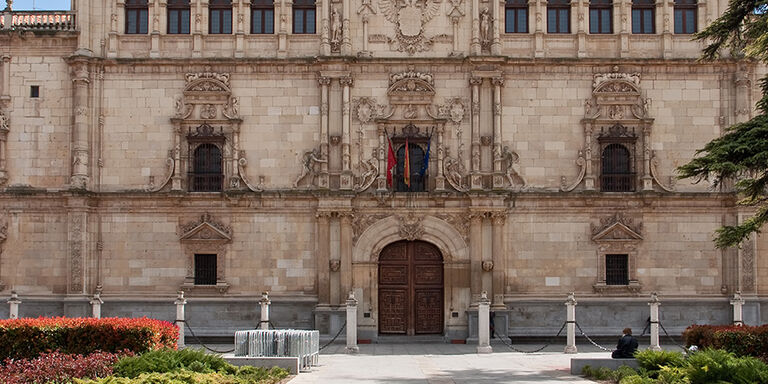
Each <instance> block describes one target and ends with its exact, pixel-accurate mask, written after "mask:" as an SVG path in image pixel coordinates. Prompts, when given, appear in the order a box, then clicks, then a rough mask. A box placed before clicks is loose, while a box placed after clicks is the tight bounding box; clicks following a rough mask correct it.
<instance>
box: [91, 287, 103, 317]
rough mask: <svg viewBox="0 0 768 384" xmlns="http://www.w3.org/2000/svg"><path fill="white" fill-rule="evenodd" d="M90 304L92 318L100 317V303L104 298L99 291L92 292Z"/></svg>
mask: <svg viewBox="0 0 768 384" xmlns="http://www.w3.org/2000/svg"><path fill="white" fill-rule="evenodd" d="M90 304H91V316H92V317H93V318H94V319H101V305H102V304H104V300H102V299H101V294H100V293H99V292H96V293H94V294H93V298H91V301H90Z"/></svg>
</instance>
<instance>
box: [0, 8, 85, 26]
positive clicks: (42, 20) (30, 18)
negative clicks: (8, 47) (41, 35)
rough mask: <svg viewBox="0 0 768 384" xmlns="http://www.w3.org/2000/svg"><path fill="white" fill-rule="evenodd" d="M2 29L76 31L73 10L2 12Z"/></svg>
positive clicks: (0, 13)
mask: <svg viewBox="0 0 768 384" xmlns="http://www.w3.org/2000/svg"><path fill="white" fill-rule="evenodd" d="M0 29H3V30H17V31H18V30H29V31H76V30H77V24H75V12H72V11H10V12H8V11H5V12H0Z"/></svg>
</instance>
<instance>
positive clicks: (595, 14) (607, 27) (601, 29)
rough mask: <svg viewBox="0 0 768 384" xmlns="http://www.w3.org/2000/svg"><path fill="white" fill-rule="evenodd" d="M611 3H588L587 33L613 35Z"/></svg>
mask: <svg viewBox="0 0 768 384" xmlns="http://www.w3.org/2000/svg"><path fill="white" fill-rule="evenodd" d="M612 16H613V1H611V0H591V1H590V2H589V33H597V34H600V33H613V17H612Z"/></svg>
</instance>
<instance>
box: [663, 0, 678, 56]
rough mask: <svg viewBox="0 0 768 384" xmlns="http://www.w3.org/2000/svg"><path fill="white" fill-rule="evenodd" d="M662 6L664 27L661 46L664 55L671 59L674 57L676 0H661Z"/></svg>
mask: <svg viewBox="0 0 768 384" xmlns="http://www.w3.org/2000/svg"><path fill="white" fill-rule="evenodd" d="M660 2H661V4H662V6H661V9H662V11H663V12H662V13H663V15H664V24H663V26H664V28H663V29H662V32H661V35H662V39H661V47H662V56H663V57H664V58H665V59H669V58H671V57H672V48H673V47H672V32H673V31H674V30H673V29H672V28H673V24H672V18H673V17H674V7H675V0H661V1H660Z"/></svg>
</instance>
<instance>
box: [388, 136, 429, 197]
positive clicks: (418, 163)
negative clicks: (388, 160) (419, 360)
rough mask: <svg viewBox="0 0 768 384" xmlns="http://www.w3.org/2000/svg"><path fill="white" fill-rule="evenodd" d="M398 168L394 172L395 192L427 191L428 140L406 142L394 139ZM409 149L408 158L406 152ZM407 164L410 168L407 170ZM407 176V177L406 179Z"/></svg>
mask: <svg viewBox="0 0 768 384" xmlns="http://www.w3.org/2000/svg"><path fill="white" fill-rule="evenodd" d="M392 141H393V144H394V146H395V148H397V149H396V151H395V157H396V158H397V166H396V167H395V172H394V184H395V192H424V191H426V181H427V178H428V177H427V172H426V171H427V168H426V167H424V160H425V158H424V154H425V153H426V152H425V147H426V145H427V143H426V140H425V139H422V140H418V139H417V141H416V142H414V141H410V142H408V143H407V144H406V142H405V141H404V140H403V139H402V138H397V139H396V138H393V140H392ZM406 146H407V148H408V156H407V158H406V155H405V150H406ZM406 162H407V164H408V167H407V169H406ZM406 176H407V177H406Z"/></svg>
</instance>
